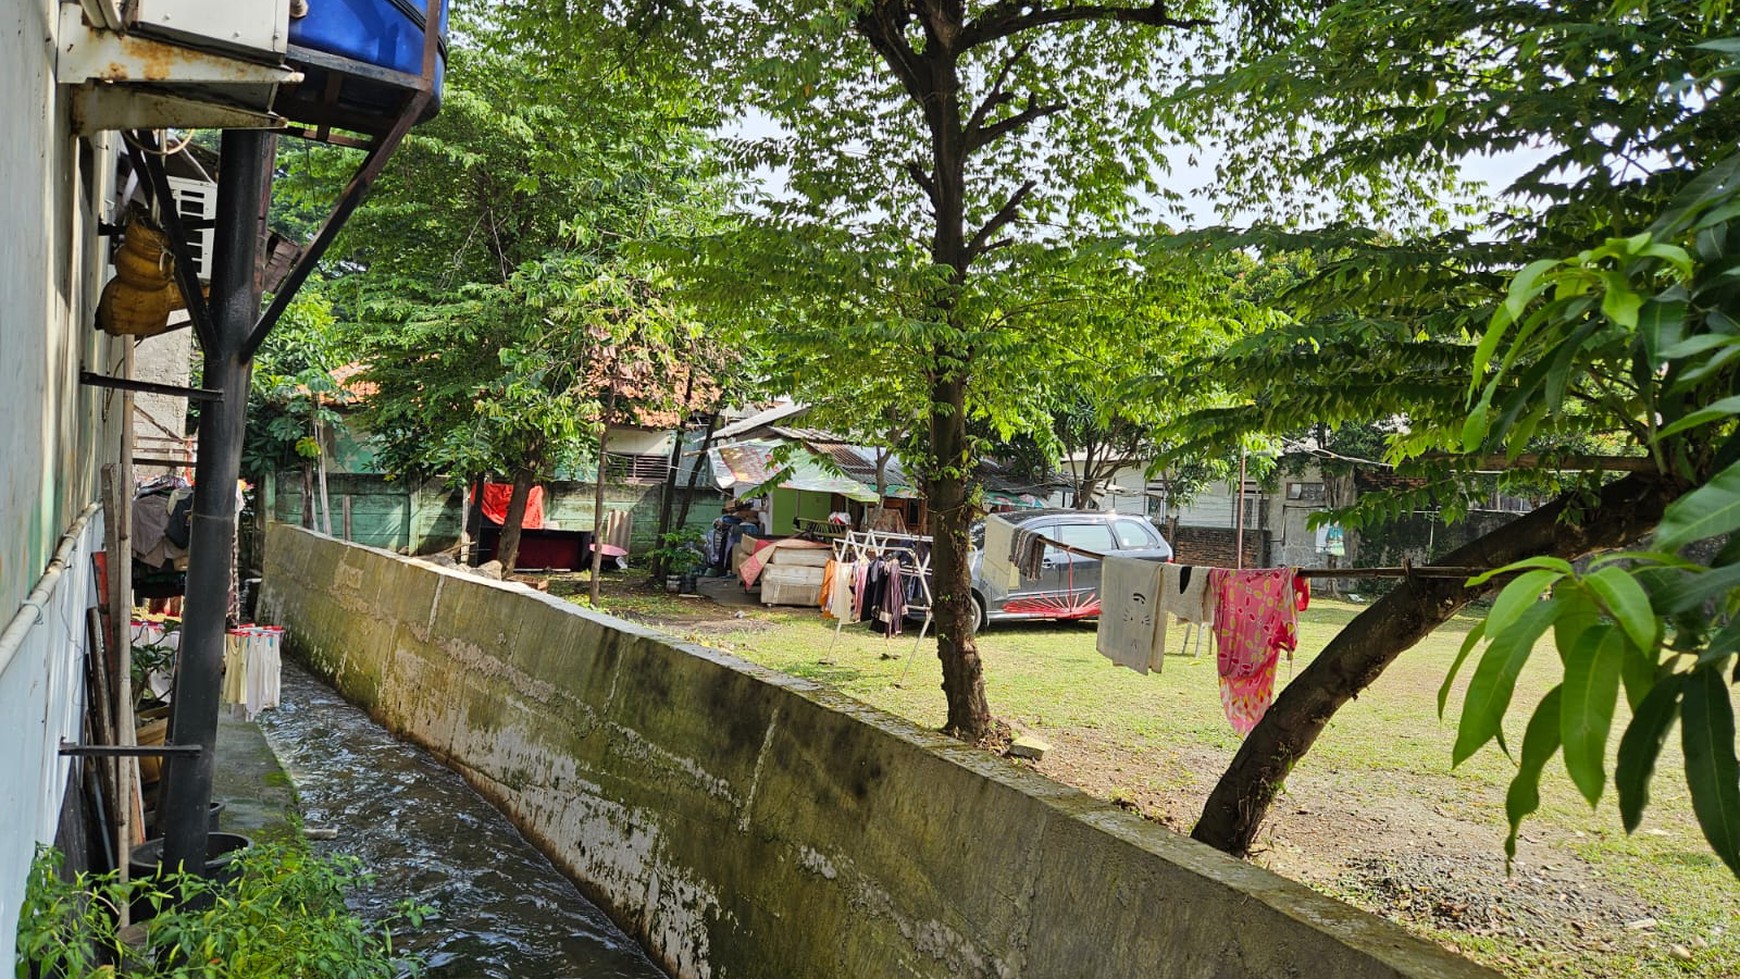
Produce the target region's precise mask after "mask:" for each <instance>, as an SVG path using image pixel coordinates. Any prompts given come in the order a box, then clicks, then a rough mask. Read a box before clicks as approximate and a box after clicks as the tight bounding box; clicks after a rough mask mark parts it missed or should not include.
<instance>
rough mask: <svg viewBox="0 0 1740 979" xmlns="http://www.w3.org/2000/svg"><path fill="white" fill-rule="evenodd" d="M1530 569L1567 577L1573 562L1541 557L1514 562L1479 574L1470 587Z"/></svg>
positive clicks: (1469, 581)
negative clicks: (1539, 569)
mask: <svg viewBox="0 0 1740 979" xmlns="http://www.w3.org/2000/svg"><path fill="white" fill-rule="evenodd" d="M1528 568H1542V569H1545V570H1547V571H1557V572H1559V573H1560V574H1562V575H1567V576H1568V575H1570V574H1571V573H1572V568H1571V562H1569V561H1567V560H1565V559H1564V558H1558V557H1548V556H1546V555H1540V556H1537V557H1528V558H1523V559H1522V560H1521V561H1514V562H1512V563H1510V564H1507V565H1505V566H1504V567H1502V568H1493V569H1492V570H1491V571H1484V572H1482V573H1480V574H1477V575H1475V576H1474V577H1472V578H1470V579H1468V586H1469V587H1470V588H1472V587H1474V586H1476V585H1484V584H1486V583H1487V582H1489V581H1491V580H1492V579H1494V578H1496V577H1498V576H1499V575H1505V574H1510V573H1511V572H1513V571H1523V570H1526V569H1528Z"/></svg>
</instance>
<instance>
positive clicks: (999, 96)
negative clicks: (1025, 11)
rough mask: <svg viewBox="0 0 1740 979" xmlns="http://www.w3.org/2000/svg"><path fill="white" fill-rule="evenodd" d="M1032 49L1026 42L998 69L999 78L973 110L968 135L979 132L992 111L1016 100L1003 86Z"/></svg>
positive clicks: (1030, 42) (994, 80)
mask: <svg viewBox="0 0 1740 979" xmlns="http://www.w3.org/2000/svg"><path fill="white" fill-rule="evenodd" d="M1031 47H1033V42H1032V41H1024V42H1022V43H1021V44H1019V45H1017V46H1016V48H1015V50H1013V51H1011V52H1009V57H1007V58H1005V59H1003V63H1002V64H1001V65H999V66H998V68H997V77H995V78H993V79H992V80H991V88H990V90H989V91H987V92H986V93H985V100H984V101H983V102H980V103H979V107H978V108H976V109H974V110H973V115H972V117H971V118H969V119H968V120H967V130H966V131H967V133H968V135H971V134H972V133H974V132H975V131H977V130H978V128H979V126H981V125H982V124H983V123H984V121H985V117H986V116H988V115H990V114H991V110H992V109H995V108H997V107H998V106H1000V105H1003V104H1005V103H1008V102H1011V101H1013V100H1014V98H1015V96H1013V95H1009V94H1008V93H1006V92H1004V90H1003V86H1004V84H1006V83H1007V82H1008V81H1009V73H1010V72H1011V71H1013V70H1015V63H1016V62H1017V61H1020V60H1021V59H1022V58H1023V57H1025V56H1026V54H1027V49H1028V48H1031Z"/></svg>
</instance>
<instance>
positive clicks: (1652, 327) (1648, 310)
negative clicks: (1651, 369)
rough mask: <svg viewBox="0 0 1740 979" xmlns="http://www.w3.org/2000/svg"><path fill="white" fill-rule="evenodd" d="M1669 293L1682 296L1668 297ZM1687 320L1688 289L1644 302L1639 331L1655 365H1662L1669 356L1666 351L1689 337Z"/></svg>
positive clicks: (1677, 287) (1675, 290)
mask: <svg viewBox="0 0 1740 979" xmlns="http://www.w3.org/2000/svg"><path fill="white" fill-rule="evenodd" d="M1669 295H1677V296H1678V297H1679V298H1677V299H1668V298H1667V297H1668V296H1669ZM1685 322H1686V300H1685V290H1684V289H1683V288H1681V287H1679V286H1675V287H1674V288H1673V289H1670V290H1668V291H1667V292H1665V293H1662V294H1661V295H1660V296H1656V297H1654V298H1652V299H1651V300H1650V301H1649V302H1646V303H1644V304H1643V309H1642V310H1640V311H1639V312H1638V317H1637V332H1638V335H1640V336H1641V337H1642V338H1643V347H1644V349H1645V350H1647V351H1648V352H1649V362H1650V364H1651V365H1652V366H1660V365H1661V364H1662V363H1663V361H1664V359H1665V358H1663V357H1662V355H1661V352H1662V350H1663V349H1665V348H1668V347H1671V346H1673V345H1674V344H1676V343H1679V342H1680V340H1681V339H1682V338H1683V337H1684V336H1685Z"/></svg>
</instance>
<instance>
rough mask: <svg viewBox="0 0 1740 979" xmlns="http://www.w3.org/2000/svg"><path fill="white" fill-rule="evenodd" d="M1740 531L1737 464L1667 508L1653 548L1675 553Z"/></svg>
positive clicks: (1739, 466) (1739, 470) (1739, 468)
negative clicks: (1689, 545)
mask: <svg viewBox="0 0 1740 979" xmlns="http://www.w3.org/2000/svg"><path fill="white" fill-rule="evenodd" d="M1735 529H1740V462H1737V463H1735V464H1733V465H1731V466H1729V467H1728V468H1727V469H1724V470H1722V471H1721V472H1720V473H1718V474H1717V475H1716V477H1715V478H1714V479H1711V480H1710V481H1709V482H1708V483H1706V484H1705V485H1703V486H1700V487H1698V488H1697V489H1695V490H1693V491H1692V492H1690V493H1688V494H1686V495H1685V496H1683V497H1681V498H1680V499H1678V500H1675V501H1674V502H1673V504H1672V505H1670V506H1669V507H1668V508H1667V512H1666V513H1664V514H1663V515H1662V518H1661V526H1660V527H1659V528H1657V529H1656V534H1655V545H1656V546H1657V547H1659V548H1661V549H1662V550H1664V551H1677V550H1679V549H1680V548H1682V547H1684V546H1686V545H1687V544H1690V543H1691V542H1693V541H1698V540H1703V539H1704V538H1706V537H1714V536H1716V535H1717V534H1726V533H1730V532H1732V531H1734V530H1735Z"/></svg>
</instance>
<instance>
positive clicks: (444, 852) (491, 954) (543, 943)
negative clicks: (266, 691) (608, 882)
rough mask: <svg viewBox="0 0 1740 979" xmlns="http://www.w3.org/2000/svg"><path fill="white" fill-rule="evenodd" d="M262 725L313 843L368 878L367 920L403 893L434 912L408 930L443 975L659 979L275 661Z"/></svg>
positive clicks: (485, 808)
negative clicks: (315, 838)
mask: <svg viewBox="0 0 1740 979" xmlns="http://www.w3.org/2000/svg"><path fill="white" fill-rule="evenodd" d="M260 726H261V728H262V729H264V730H265V732H266V737H267V739H268V740H269V741H270V742H271V744H272V748H273V750H274V751H276V752H277V754H278V757H279V759H280V760H281V761H282V762H283V764H284V767H285V769H286V770H288V771H289V773H290V777H291V778H292V780H294V781H295V783H296V790H297V793H298V794H299V795H300V797H301V800H302V808H303V811H304V813H305V814H306V817H307V820H308V823H309V825H311V826H330V827H333V828H334V829H336V830H337V831H338V837H337V839H336V840H334V841H332V842H330V843H319V844H316V846H319V847H323V848H330V849H333V850H337V851H340V852H344V853H351V854H355V855H356V856H358V857H360V858H361V859H362V861H363V863H364V865H365V866H367V867H369V868H370V869H372V870H373V872H374V873H375V875H376V878H377V879H376V881H375V884H374V885H373V886H372V887H371V888H370V889H369V890H368V891H367V892H366V893H363V894H360V895H357V908H358V911H359V912H361V913H362V914H363V915H365V916H372V917H379V916H381V915H384V914H387V913H389V912H390V911H391V910H392V909H393V908H394V907H395V906H396V905H397V904H399V902H401V901H403V900H404V899H406V898H410V899H413V900H415V901H417V902H418V903H421V904H427V905H430V906H433V907H434V908H436V909H437V911H438V916H437V917H436V918H434V919H433V920H431V921H427V922H425V923H424V925H423V927H422V928H421V929H419V930H417V931H416V932H414V933H412V934H408V935H406V936H405V937H406V939H407V941H406V942H405V945H406V946H407V947H409V948H410V949H411V950H414V951H418V952H421V953H422V954H423V955H424V956H425V957H426V959H427V961H428V963H429V970H428V975H430V976H432V977H442V979H484V977H488V979H498V977H499V979H521V977H536V979H616V977H632V979H641V977H645V979H662V976H663V975H664V974H663V973H662V972H660V971H659V970H658V968H657V967H655V966H654V965H653V964H652V962H651V961H649V960H648V959H647V957H646V955H645V954H644V953H643V952H642V951H641V949H640V947H639V946H637V945H636V944H635V943H634V942H633V941H632V940H631V939H629V938H628V937H627V936H626V935H624V934H623V933H622V932H621V931H619V930H618V929H617V928H616V926H615V925H614V924H612V923H611V921H610V919H608V918H607V917H605V915H604V913H603V912H601V911H599V910H598V909H597V908H596V907H594V906H593V905H592V904H591V903H590V902H588V901H587V900H586V899H585V898H584V897H582V896H581V895H580V892H579V891H578V890H576V889H575V888H574V885H573V884H572V883H570V882H569V881H568V880H567V878H565V877H563V876H562V875H561V874H560V873H559V872H557V870H556V868H555V867H553V866H552V865H551V864H550V862H549V861H548V860H546V859H545V858H544V856H543V855H542V854H540V853H539V852H538V851H537V850H536V849H534V848H533V847H532V845H531V844H530V843H528V842H526V840H525V838H524V837H522V836H520V834H519V831H518V830H516V829H515V828H514V826H513V824H512V823H510V822H508V820H507V818H506V817H505V816H503V815H502V814H501V813H499V812H497V811H496V810H495V808H494V807H492V806H491V805H490V804H489V803H488V802H486V801H484V799H483V798H482V797H481V796H479V795H478V794H477V793H475V792H473V791H472V790H471V787H470V786H469V785H467V784H465V780H464V779H462V778H460V777H459V776H458V775H457V774H455V773H454V772H452V771H451V770H449V769H447V768H446V767H444V766H443V765H441V763H440V762H437V761H436V760H435V759H434V758H433V757H431V756H430V755H429V754H428V753H427V752H425V751H423V750H422V749H421V748H418V747H416V746H415V745H411V744H407V743H406V742H403V741H400V740H398V739H396V738H394V737H393V736H392V735H391V734H389V733H388V732H387V731H386V730H385V729H383V728H382V727H381V726H380V725H378V724H376V723H375V722H374V721H372V720H370V719H369V716H368V715H367V714H365V713H363V712H362V711H360V710H358V709H357V708H355V707H352V706H351V705H350V704H348V703H346V702H345V701H344V700H343V698H341V697H339V695H338V694H336V693H334V692H333V691H332V690H331V689H330V688H328V687H327V686H325V685H324V684H322V683H321V682H320V681H318V680H316V679H315V678H314V677H313V676H312V675H310V674H309V673H308V672H307V671H305V670H303V669H301V668H300V667H298V666H296V665H294V664H291V663H288V662H286V663H285V664H284V694H283V706H282V707H280V708H279V709H278V710H277V711H275V712H274V711H267V712H266V713H265V714H263V715H262V716H261V721H260Z"/></svg>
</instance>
